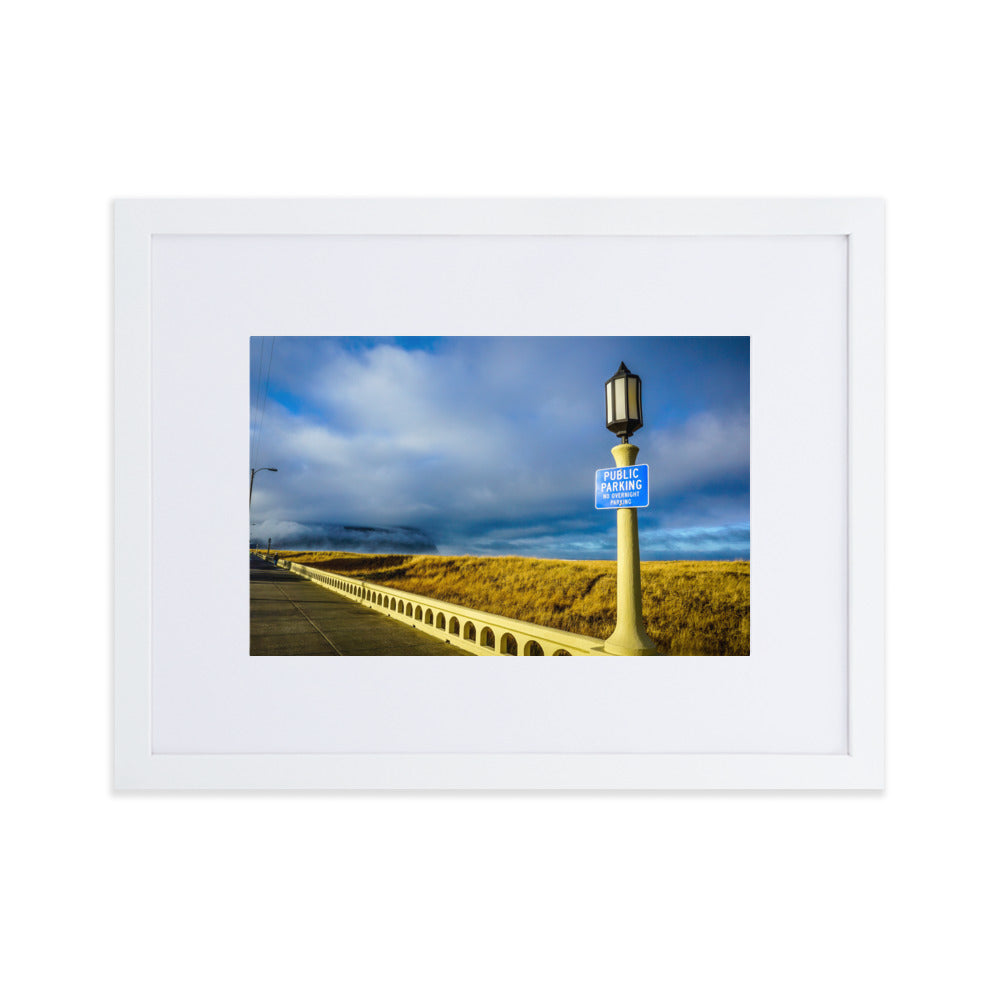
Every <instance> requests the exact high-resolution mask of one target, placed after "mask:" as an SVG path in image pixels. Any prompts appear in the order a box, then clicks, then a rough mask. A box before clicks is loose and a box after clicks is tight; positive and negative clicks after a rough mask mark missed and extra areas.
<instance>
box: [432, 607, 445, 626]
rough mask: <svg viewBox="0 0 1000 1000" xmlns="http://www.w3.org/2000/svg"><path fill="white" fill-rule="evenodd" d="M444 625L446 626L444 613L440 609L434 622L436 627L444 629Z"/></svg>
mask: <svg viewBox="0 0 1000 1000" xmlns="http://www.w3.org/2000/svg"><path fill="white" fill-rule="evenodd" d="M444 626H445V620H444V615H443V614H441V612H440V611H439V612H438V616H437V621H436V622H435V623H434V627H435V628H439V629H441V630H442V631H443V630H444Z"/></svg>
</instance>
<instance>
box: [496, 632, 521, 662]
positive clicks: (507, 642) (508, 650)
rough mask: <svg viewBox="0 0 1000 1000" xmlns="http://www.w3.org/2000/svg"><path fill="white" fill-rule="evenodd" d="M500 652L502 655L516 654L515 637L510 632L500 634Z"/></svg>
mask: <svg viewBox="0 0 1000 1000" xmlns="http://www.w3.org/2000/svg"><path fill="white" fill-rule="evenodd" d="M500 653H501V655H503V656H517V639H515V638H514V637H513V636H512V635H511V634H510V632H504V634H503V635H502V636H500Z"/></svg>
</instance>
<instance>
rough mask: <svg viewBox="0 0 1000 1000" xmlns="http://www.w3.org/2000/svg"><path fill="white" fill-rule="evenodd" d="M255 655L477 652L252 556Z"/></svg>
mask: <svg viewBox="0 0 1000 1000" xmlns="http://www.w3.org/2000/svg"><path fill="white" fill-rule="evenodd" d="M250 655H251V656H471V655H472V654H471V653H466V652H465V651H464V650H461V649H456V648H455V647H454V646H452V645H450V644H449V643H447V642H445V641H444V640H442V639H435V638H434V637H433V636H430V635H427V634H426V633H425V632H421V631H419V630H418V629H416V628H414V627H413V626H411V625H404V624H403V623H402V622H397V621H393V620H392V619H391V618H387V617H386V616H385V615H383V614H380V613H379V612H378V611H372V610H371V608H366V607H363V606H362V605H360V604H357V603H356V602H354V601H352V600H350V599H349V598H347V597H342V596H341V595H340V594H337V593H335V592H334V591H332V590H327V589H326V587H321V586H320V585H319V584H318V583H313V582H312V581H311V580H306V579H303V578H302V577H301V576H296V575H295V574H294V573H289V572H288V570H286V569H281V568H280V567H278V566H273V565H272V564H271V563H268V562H265V561H264V560H263V559H259V558H257V556H251V557H250Z"/></svg>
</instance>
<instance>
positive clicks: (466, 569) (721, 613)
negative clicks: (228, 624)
mask: <svg viewBox="0 0 1000 1000" xmlns="http://www.w3.org/2000/svg"><path fill="white" fill-rule="evenodd" d="M274 554H275V555H277V556H279V557H280V558H283V559H291V560H293V561H295V562H301V563H308V564H310V565H312V566H315V567H316V568H317V569H327V570H330V571H331V572H334V573H341V574H343V575H345V576H357V577H359V578H362V579H365V580H368V581H370V582H372V583H381V584H383V585H385V586H387V587H395V588H396V589H398V590H406V591H409V592H410V593H413V594H422V595H423V596H425V597H436V598H438V599H439V600H442V601H450V602H452V603H453V604H461V605H464V606H465V607H468V608H474V609H476V610H479V611H489V612H492V613H493V614H499V615H506V616H508V617H509V618H519V619H520V620H521V621H528V622H533V623H535V624H536V625H548V626H551V627H552V628H561V629H566V630H567V631H569V632H577V633H579V634H581V635H590V636H594V637H596V638H599V639H606V638H607V637H608V636H609V635H611V632H612V631H613V630H614V627H615V563H614V562H613V561H606V560H561V559H526V558H522V557H520V556H423V555H366V554H362V553H352V552H300V551H281V552H276V553H274ZM641 571H642V592H643V613H644V617H645V621H646V631H647V632H648V633H649V635H650V636H651V638H652V639H653V640H654V641H655V642H656V645H657V648H658V649H659V651H660V652H661V653H663V654H667V655H673V656H747V655H749V653H750V564H749V563H748V562H709V561H704V562H644V563H643V564H642V570H641Z"/></svg>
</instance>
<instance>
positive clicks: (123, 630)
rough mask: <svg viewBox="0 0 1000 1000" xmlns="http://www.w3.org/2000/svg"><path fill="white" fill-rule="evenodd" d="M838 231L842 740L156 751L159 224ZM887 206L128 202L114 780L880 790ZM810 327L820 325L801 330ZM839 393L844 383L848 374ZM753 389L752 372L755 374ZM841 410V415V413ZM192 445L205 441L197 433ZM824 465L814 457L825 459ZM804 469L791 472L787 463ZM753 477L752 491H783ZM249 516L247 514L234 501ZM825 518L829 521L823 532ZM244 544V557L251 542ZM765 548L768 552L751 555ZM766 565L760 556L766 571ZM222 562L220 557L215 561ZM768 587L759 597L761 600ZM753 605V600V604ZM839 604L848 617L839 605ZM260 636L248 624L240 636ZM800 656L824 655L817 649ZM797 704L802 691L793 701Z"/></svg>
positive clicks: (120, 250) (205, 784) (725, 234)
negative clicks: (828, 744)
mask: <svg viewBox="0 0 1000 1000" xmlns="http://www.w3.org/2000/svg"><path fill="white" fill-rule="evenodd" d="M181 235H182V236H200V237H211V236H227V237H239V236H248V237H250V236H252V237H262V236H279V237H281V236H291V237H303V236H309V237H317V236H318V237H342V236H366V237H379V236H391V237H393V238H398V237H407V236H413V237H420V236H442V237H456V238H459V237H462V236H476V237H483V236H518V237H524V236H532V237H535V236H539V237H540V236H572V237H581V238H589V237H650V238H657V237H662V238H675V237H682V238H690V237H709V238H731V237H738V238H744V237H759V238H767V239H782V238H796V237H836V238H838V239H841V240H843V241H844V254H845V261H846V284H845V288H844V296H845V303H844V306H845V313H844V315H845V317H846V324H845V325H846V329H845V331H844V340H845V343H844V345H843V347H844V351H845V360H844V376H845V378H844V382H845V384H844V386H843V391H844V393H845V394H846V402H845V406H844V412H845V414H846V425H845V426H843V428H842V431H843V435H844V440H845V442H846V447H845V448H844V449H843V454H840V453H838V454H837V455H832V456H831V457H830V458H829V460H828V461H829V462H830V463H833V462H836V463H837V464H836V467H831V468H829V469H828V470H827V471H828V472H829V473H830V474H831V475H835V476H836V477H837V482H838V483H842V486H843V497H844V503H845V511H846V526H847V528H846V535H845V539H846V555H845V559H844V567H845V578H844V579H843V580H842V581H840V585H841V586H842V587H843V589H844V590H845V592H846V598H845V600H846V605H845V610H846V613H845V614H844V615H843V621H844V633H845V634H844V637H843V639H844V644H843V649H844V657H843V659H844V663H843V669H844V682H845V685H846V692H845V699H844V724H845V727H846V730H845V733H846V735H845V740H844V745H843V747H842V748H841V750H842V752H833V753H830V752H810V753H801V752H795V750H794V748H792V749H791V750H790V751H789V752H784V751H783V750H782V749H781V747H780V746H779V747H777V748H775V749H774V750H772V751H769V752H739V753H732V752H638V753H637V752H631V751H630V752H600V751H595V752H569V753H567V752H532V751H531V749H530V748H527V749H526V750H525V751H523V752H520V751H518V752H510V751H505V752H502V753H494V752H467V753H466V752H424V751H420V752H408V753H400V752H381V751H379V750H378V749H377V748H375V749H373V750H370V751H366V752H321V753H315V752H312V753H301V752H282V753H273V752H236V753H230V752H219V751H218V750H213V751H212V752H169V753H163V752H154V724H153V702H154V685H153V683H152V676H153V674H152V671H153V657H154V649H153V645H154V644H153V624H152V607H153V594H154V592H155V591H156V589H157V588H158V586H159V585H160V581H158V578H157V566H156V564H155V562H154V560H153V558H152V551H153V545H152V539H153V534H154V531H156V530H157V528H156V521H155V518H156V516H157V514H156V511H154V505H153V482H154V478H155V476H156V461H157V454H156V451H155V449H154V448H153V446H152V439H153V422H154V402H153V398H152V396H153V393H152V390H151V385H152V382H153V376H154V365H155V364H156V363H157V362H156V357H155V355H154V352H153V350H152V322H153V287H152V286H153V268H152V248H153V241H154V239H155V238H156V237H158V236H181ZM883 255H884V208H883V204H882V202H881V201H879V200H875V199H787V200H784V199H780V200H774V199H759V200H758V199H751V200H737V199H734V200H704V199H697V200H681V199H621V200H618V199H482V200H478V199H476V200H473V199H456V200H449V199H382V200H366V199H326V200H312V199H303V200H126V201H120V202H118V203H116V206H115V276H114V281H115V456H116V463H115V468H116V473H115V680H114V691H115V785H116V788H118V789H121V790H129V789H878V788H881V787H882V785H883V773H884V763H883V761H884V658H883V646H884V595H883V588H884V559H883V548H884V480H885V473H884V417H883V405H884V374H885V373H884V320H883V314H884V266H883ZM803 335H804V336H807V335H808V331H806V332H804V333H803ZM835 388H836V391H837V392H839V391H840V388H839V387H835ZM751 389H752V392H753V384H752V385H751ZM838 420H839V418H838ZM188 445H189V446H190V442H188ZM821 460H825V459H822V458H821V457H820V458H817V461H821ZM794 474H795V470H794V469H793V468H789V469H788V472H787V475H788V476H792V475H794ZM772 479H773V480H774V481H772V482H769V483H765V484H763V485H762V486H761V488H759V489H758V488H756V487H755V493H754V497H753V503H754V504H755V505H756V504H759V503H766V500H767V496H766V494H767V492H768V491H769V490H780V489H781V482H780V481H779V480H780V475H778V476H772ZM234 513H235V512H234ZM818 530H822V528H821V527H820V528H819V529H818ZM242 554H245V550H244V552H243V553H242ZM752 560H753V557H752ZM752 567H753V561H752V562H751V571H752ZM210 571H211V567H206V572H210ZM756 600H757V594H756V593H755V595H754V601H756ZM752 607H753V606H752ZM838 613H839V612H838ZM240 638H241V640H242V639H245V635H243V636H241V637H240ZM802 656H803V657H808V656H809V652H808V651H807V650H804V651H803V653H802ZM786 709H787V710H788V711H792V712H794V710H795V708H794V705H793V704H790V705H788V706H786Z"/></svg>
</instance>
